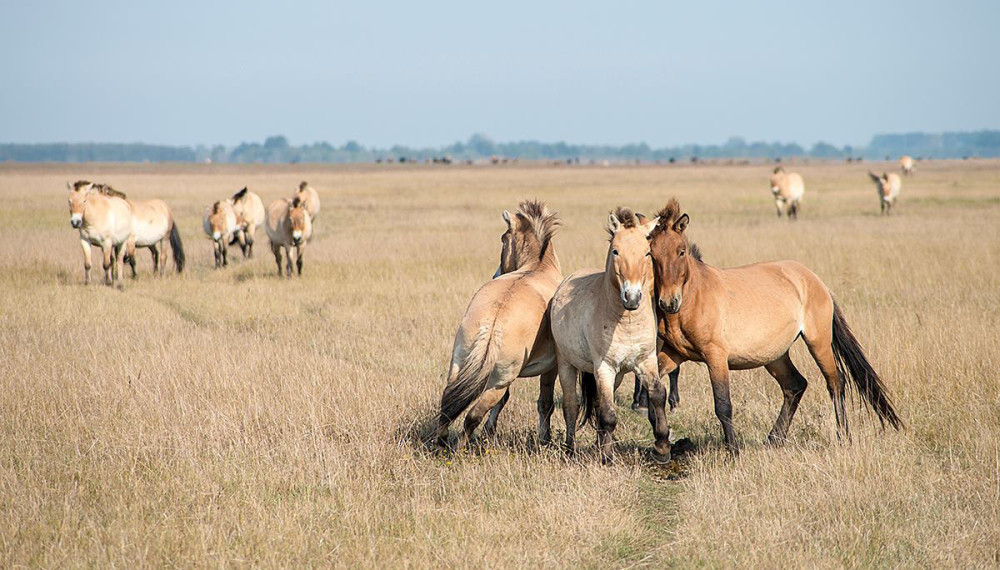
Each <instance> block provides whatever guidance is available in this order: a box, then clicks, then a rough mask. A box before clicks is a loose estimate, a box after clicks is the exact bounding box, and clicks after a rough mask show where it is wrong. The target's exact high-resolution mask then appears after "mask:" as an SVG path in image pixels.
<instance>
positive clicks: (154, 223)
mask: <svg viewBox="0 0 1000 570" xmlns="http://www.w3.org/2000/svg"><path fill="white" fill-rule="evenodd" d="M66 187H67V189H68V190H69V212H70V225H71V226H72V227H73V228H75V229H77V230H79V232H80V245H81V247H82V248H83V267H84V276H85V281H86V283H88V284H89V283H90V269H91V266H92V262H91V246H97V247H99V248H101V251H102V253H103V258H104V260H103V268H104V281H105V283H106V284H108V285H117V286H118V287H121V286H122V283H121V280H120V276H121V270H122V263H123V262H124V263H128V264H129V266H130V267H131V269H132V277H133V278H135V276H136V271H135V249H136V248H137V247H145V248H149V250H150V253H151V254H152V257H153V271H154V273H159V274H161V275H162V274H163V272H164V271H165V268H166V258H165V257H162V256H164V255H165V253H166V244H167V243H168V242H169V244H170V249H171V252H172V254H173V259H174V266H175V268H176V269H177V272H178V273H180V272H182V271H183V270H184V263H185V256H184V245H183V243H182V242H181V236H180V233H179V232H178V231H177V225H176V224H175V223H174V217H173V213H172V212H171V211H170V208H169V207H168V206H167V204H166V202H164V201H163V200H132V199H129V198H128V197H127V196H126V195H125V194H124V193H123V192H119V191H118V190H115V189H114V188H112V187H111V186H108V185H106V184H98V183H93V182H89V181H87V180H78V181H76V182H74V183H69V182H67V183H66ZM319 208H320V203H319V195H318V194H317V193H316V190H315V189H313V188H312V187H311V186H309V184H308V183H307V182H302V183H301V184H299V187H298V189H297V190H296V191H295V194H294V196H292V197H291V198H278V199H277V200H274V201H273V202H271V204H270V205H269V206H268V207H267V209H265V208H264V203H263V202H262V201H261V199H260V196H258V195H256V194H254V193H253V192H250V191H249V190H248V189H247V188H246V187H244V188H243V189H242V190H240V191H239V192H236V193H235V194H233V196H232V197H230V198H227V199H225V200H219V201H217V202H215V203H213V204H212V205H211V206H209V207H208V208H207V209H206V211H205V215H204V218H203V221H202V226H203V228H204V231H205V234H206V235H207V236H208V237H209V239H211V240H212V247H213V250H214V253H215V267H216V268H220V267H224V266H226V265H228V264H229V260H228V255H227V252H228V249H229V246H231V245H234V244H237V243H238V244H239V246H240V249H241V250H242V252H243V255H244V257H248V258H250V257H253V246H254V241H255V236H256V230H257V228H258V227H260V226H262V225H263V226H264V229H265V231H266V232H267V237H268V239H269V240H270V242H271V252H272V253H273V254H274V258H275V262H276V263H277V265H278V276H279V277H280V276H281V275H282V267H281V261H282V255H281V252H282V250H284V252H285V259H286V262H287V264H286V274H287V275H288V276H289V277H290V276H291V275H292V264H293V260H294V264H295V266H296V268H297V270H298V274H299V275H301V274H302V260H303V255H304V254H305V248H306V244H307V243H308V242H309V240H310V239H311V238H312V228H313V221H314V220H315V218H316V215H317V214H319Z"/></svg>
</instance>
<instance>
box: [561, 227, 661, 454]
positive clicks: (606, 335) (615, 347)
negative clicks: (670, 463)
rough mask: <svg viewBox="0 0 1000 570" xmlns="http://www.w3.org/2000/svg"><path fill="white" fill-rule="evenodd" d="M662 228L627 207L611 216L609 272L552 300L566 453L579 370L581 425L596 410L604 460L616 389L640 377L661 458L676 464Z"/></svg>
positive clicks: (592, 273)
mask: <svg viewBox="0 0 1000 570" xmlns="http://www.w3.org/2000/svg"><path fill="white" fill-rule="evenodd" d="M655 224H656V220H651V221H650V222H648V223H646V224H640V222H639V220H638V219H637V218H636V216H635V214H633V213H632V210H629V209H628V208H618V209H617V210H615V211H613V212H611V214H610V215H609V216H608V233H609V234H610V235H611V239H610V242H611V243H610V244H609V246H608V254H607V259H606V261H605V267H604V270H586V271H578V272H576V273H574V274H573V275H570V276H569V277H567V278H566V279H565V280H564V281H563V282H562V284H560V285H559V288H558V289H557V290H556V292H555V295H553V297H552V302H551V304H550V308H549V318H550V319H551V321H552V338H553V339H554V340H555V344H556V357H557V359H558V372H559V382H560V384H561V385H562V389H563V414H564V415H565V418H566V449H567V451H568V452H570V453H572V452H573V451H574V449H575V445H576V441H575V438H576V425H577V414H578V410H579V403H578V401H577V391H576V384H577V373H578V372H583V373H584V375H583V382H582V388H583V397H584V405H585V408H584V418H583V422H582V423H585V422H586V421H587V419H589V417H590V416H591V414H592V413H593V410H594V408H595V407H596V408H597V411H596V419H597V435H598V445H599V447H600V450H601V457H602V459H603V460H604V461H607V460H609V459H610V458H611V456H612V452H613V448H612V433H613V432H614V429H615V425H616V423H617V417H616V414H615V402H614V391H615V386H617V384H618V383H620V382H621V378H622V376H624V375H625V374H626V373H628V372H634V373H635V374H636V375H637V376H638V377H639V380H640V382H641V384H642V386H643V387H645V388H646V389H647V390H648V391H649V398H650V404H649V409H648V415H649V421H650V423H651V424H652V425H653V433H654V435H655V436H656V443H655V446H654V450H653V451H654V457H655V458H656V459H658V460H660V461H667V460H669V459H670V441H669V438H670V428H669V426H668V425H667V420H666V410H665V403H666V390H665V389H664V387H663V384H662V382H660V376H659V374H658V372H657V363H656V345H657V339H656V313H655V312H654V311H653V264H652V262H651V260H650V251H649V241H648V240H647V236H648V234H649V232H650V231H651V230H652V228H653V227H654V226H655ZM587 373H590V374H591V375H592V376H591V375H588V374H587ZM660 394H662V395H663V398H662V402H660V404H659V405H654V398H655V397H658V396H659V395H660ZM541 420H542V421H547V418H541Z"/></svg>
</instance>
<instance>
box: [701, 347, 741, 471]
mask: <svg viewBox="0 0 1000 570" xmlns="http://www.w3.org/2000/svg"><path fill="white" fill-rule="evenodd" d="M705 356H706V360H707V364H708V375H709V379H710V380H711V382H712V396H713V399H714V400H715V417H717V418H719V423H721V424H722V433H723V435H724V436H725V440H726V449H728V450H729V452H730V453H732V454H733V455H736V454H738V453H739V447H738V446H737V444H736V434H735V433H734V432H733V404H732V401H731V400H730V399H729V355H728V354H726V353H725V352H724V351H720V350H716V351H715V352H714V353H711V354H706V355H705Z"/></svg>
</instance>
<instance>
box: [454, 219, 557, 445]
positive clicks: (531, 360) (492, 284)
mask: <svg viewBox="0 0 1000 570" xmlns="http://www.w3.org/2000/svg"><path fill="white" fill-rule="evenodd" d="M503 219H504V221H505V222H506V223H507V231H505V232H504V233H503V235H502V236H500V241H501V243H502V244H503V247H502V250H501V252H500V266H499V267H498V268H497V272H496V274H494V276H493V277H494V279H493V280H492V281H489V282H487V283H486V284H485V285H483V286H482V287H480V288H479V290H478V291H476V294H475V295H473V297H472V300H471V301H470V302H469V307H468V308H467V309H466V310H465V315H464V316H463V317H462V323H461V324H460V325H459V327H458V332H457V333H456V334H455V343H454V345H453V348H452V353H451V365H450V368H449V372H448V382H447V385H446V386H445V388H444V392H443V394H442V395H441V412H440V414H439V416H438V428H437V432H436V439H437V442H438V444H439V445H442V446H444V445H446V444H447V440H448V426H450V425H451V423H452V422H454V421H455V420H456V419H458V417H459V416H460V415H461V414H462V412H464V411H465V410H466V409H468V408H469V406H472V407H471V409H469V412H468V413H467V414H466V415H465V425H464V429H463V430H462V435H461V436H460V438H459V442H458V447H457V449H463V448H464V447H465V446H466V445H468V442H469V439H470V438H471V437H472V434H473V432H475V430H476V427H477V426H479V422H481V421H482V419H483V416H484V415H485V414H486V412H487V411H489V410H490V409H491V408H492V412H491V414H490V419H489V420H488V421H487V425H486V426H485V427H484V428H483V429H484V432H487V433H489V432H492V431H493V430H495V429H496V421H497V416H498V415H499V413H500V410H502V409H503V405H504V404H505V403H506V402H507V399H508V398H509V397H510V392H509V390H508V389H509V387H510V385H511V384H512V383H513V382H514V380H515V379H516V378H526V377H531V376H539V375H540V376H541V392H540V394H539V396H538V413H539V417H540V420H539V427H538V432H539V433H538V439H539V442H540V443H542V444H546V443H548V442H549V440H550V439H551V435H550V429H549V421H548V418H550V417H551V416H552V410H553V408H554V403H553V395H554V390H555V382H556V370H555V363H556V355H555V346H554V345H553V343H552V334H551V332H550V330H549V321H548V318H547V316H546V308H547V307H548V303H549V299H551V298H552V294H553V293H554V292H555V290H556V287H557V286H558V285H559V282H560V281H561V280H562V270H561V268H560V266H559V259H558V258H557V257H556V252H555V246H554V244H553V243H552V236H553V235H555V233H556V230H558V228H559V217H558V215H557V214H556V213H554V212H549V210H548V208H546V206H545V204H544V203H542V202H537V201H530V200H529V201H524V202H521V203H520V204H519V205H518V207H517V211H516V212H515V213H514V215H513V216H511V215H510V213H509V212H507V211H506V210H504V212H503ZM574 390H575V387H574Z"/></svg>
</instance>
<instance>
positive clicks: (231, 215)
mask: <svg viewBox="0 0 1000 570" xmlns="http://www.w3.org/2000/svg"><path fill="white" fill-rule="evenodd" d="M202 228H203V229H204V230H205V235H207V236H208V237H209V239H211V240H212V248H213V250H214V252H215V268H216V269H219V268H220V267H225V266H227V265H229V258H228V255H227V253H228V249H229V245H228V244H229V243H231V242H232V241H233V234H235V233H236V231H237V230H238V229H239V225H237V223H236V212H234V211H233V206H232V205H231V204H230V203H229V201H227V200H220V201H218V202H216V203H214V204H212V206H211V207H210V208H209V209H207V210H206V211H205V217H204V218H203V219H202Z"/></svg>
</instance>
